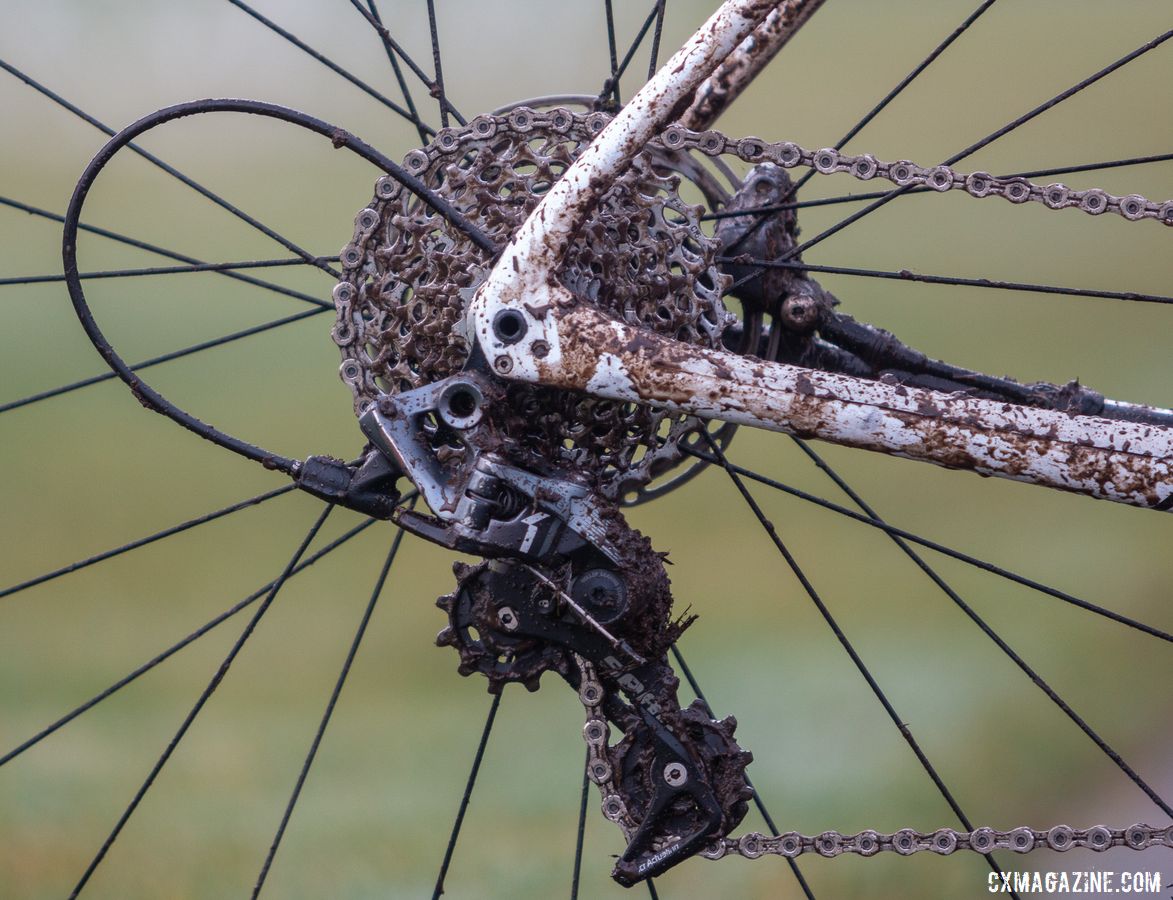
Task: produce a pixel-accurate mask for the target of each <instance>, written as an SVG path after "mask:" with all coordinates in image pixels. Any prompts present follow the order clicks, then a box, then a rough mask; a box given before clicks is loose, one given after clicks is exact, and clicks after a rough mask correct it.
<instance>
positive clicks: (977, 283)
mask: <svg viewBox="0 0 1173 900" xmlns="http://www.w3.org/2000/svg"><path fill="white" fill-rule="evenodd" d="M717 261H718V262H738V263H744V264H748V265H753V266H755V267H756V268H759V269H798V270H801V271H805V272H827V273H829V274H832V275H856V276H860V277H864V278H882V279H888V280H892V281H915V282H919V283H922V284H947V285H955V286H962V287H978V288H992V289H994V290H1000V291H1025V292H1027V293H1034V294H1062V295H1064V296H1069V297H1099V298H1102V299H1106V300H1133V301H1137V302H1140V303H1173V297H1171V296H1167V295H1165V294H1142V293H1139V292H1137V291H1100V290H1095V289H1093V288H1073V287H1061V286H1059V285H1053V284H1030V283H1027V282H1022V281H997V280H995V279H992V278H961V277H959V276H956V275H926V274H922V273H918V272H910V271H909V270H908V269H900V270H899V271H896V272H893V271H887V270H884V269H858V268H852V267H850V266H819V265H813V264H808V263H804V262H799V261H797V260H783V261H774V260H766V259H754V258H743V257H740V256H737V257H732V256H725V257H717ZM729 290H732V286H730V289H729Z"/></svg>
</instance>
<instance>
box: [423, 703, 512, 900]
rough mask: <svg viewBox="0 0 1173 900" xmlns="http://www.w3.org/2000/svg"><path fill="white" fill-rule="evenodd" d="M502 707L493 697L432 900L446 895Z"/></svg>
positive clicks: (437, 899)
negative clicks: (490, 736) (474, 792)
mask: <svg viewBox="0 0 1173 900" xmlns="http://www.w3.org/2000/svg"><path fill="white" fill-rule="evenodd" d="M500 706H501V693H500V692H498V693H496V694H495V695H494V696H493V702H492V703H490V704H489V714H488V716H487V717H486V718H485V727H484V729H483V730H482V731H481V740H480V743H479V744H477V752H476V756H474V757H473V761H472V769H471V770H470V771H469V773H468V781H467V782H466V783H465V785H464V795H463V796H462V797H461V798H460V808H459V809H458V810H457V811H456V821H455V822H453V823H452V834H451V835H450V836H449V837H448V847H447V849H445V850H444V860H443V862H441V863H440V874H439V875H437V876H436V888H435V890H433V891H432V900H439V898H440V895H442V894H443V893H444V879H445V878H446V877H447V876H448V867H449V866H450V865H451V864H452V854H453V853H454V852H455V850H456V840H457V838H459V837H460V827H461V826H462V825H463V824H464V814H465V812H467V810H468V803H469V801H470V800H471V799H472V789H473V787H474V786H475V785H476V782H477V775H478V774H479V773H480V770H481V760H482V759H484V756H485V747H486V745H488V743H489V735H490V733H492V731H493V720H494V719H496V718H497V709H498V707H500Z"/></svg>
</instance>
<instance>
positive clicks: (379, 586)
mask: <svg viewBox="0 0 1173 900" xmlns="http://www.w3.org/2000/svg"><path fill="white" fill-rule="evenodd" d="M411 505H412V506H414V505H415V504H414V502H413V503H412V504H411ZM403 533H404V532H403V529H402V528H399V529H396V531H395V538H394V540H393V541H392V542H391V549H390V550H389V551H388V552H387V558H386V559H385V560H384V561H383V568H382V569H381V570H380V571H379V577H378V578H377V579H375V587H374V589H373V590H372V591H371V598H370V600H368V601H367V605H366V608H365V609H364V610H363V614H362V619H361V620H360V621H359V623H358V630H357V631H356V632H355V633H354V639H353V640H352V641H351V643H350V649H349V650H348V651H347V653H346V660H345V662H343V663H342V670H341V671H340V672H339V673H338V680H337V681H335V682H334V690H333V691H331V692H330V699H329V701H328V702H327V703H326V709H325V711H324V712H323V713H322V719H321V721H320V722H319V723H318V730H317V731H316V732H315V733H314V739H313V741H312V742H311V743H310V748H309V751H308V752H307V753H306V756H305V760H304V761H303V762H302V765H301V771H300V772H298V773H297V782H296V784H294V786H293V793H292V794H290V796H289V802H288V803H287V804H286V805H285V812H284V813H283V814H282V816H281V824H280V825H278V826H277V833H276V835H275V836H274V837H273V843H272V844H271V845H270V847H269V852H268V853H267V854H266V855H265V862H264V865H262V866H261V872H260V874H259V875H258V876H257V883H256V885H254V887H253V893H252V896H253V900H256V898H257V897H258V896H259V895H260V893H261V889H262V888H263V887H264V885H265V878H266V877H267V876H268V874H269V869H270V867H271V866H272V865H273V858H274V857H275V856H276V855H277V848H278V847H279V846H280V845H281V838H282V837H283V836H284V835H285V829H286V828H287V827H288V825H289V819H290V817H291V816H292V815H293V808H294V807H295V806H296V805H297V800H298V798H299V797H300V796H301V790H302V788H303V787H304V786H305V780H306V777H307V776H308V775H309V771H310V766H312V765H313V764H314V759H315V758H316V757H317V755H318V748H319V747H320V746H321V745H322V738H323V736H324V735H325V734H326V728H327V726H328V725H329V724H330V718H331V717H332V716H333V715H334V708H335V707H336V706H337V705H338V697H339V696H340V695H341V694H342V688H343V687H344V686H345V684H346V678H347V676H348V675H349V674H350V668H351V666H352V665H353V664H354V658H355V656H356V655H357V654H358V648H359V646H360V645H361V644H362V639H363V637H364V636H365V635H366V632H367V625H369V624H370V621H371V615H372V614H373V613H374V611H375V604H376V603H378V600H379V595H380V594H381V593H382V592H383V585H384V584H385V583H386V581H387V573H388V572H390V571H391V566H392V565H393V564H394V563H395V557H396V556H397V555H398V553H399V545H400V544H401V543H402V542H403Z"/></svg>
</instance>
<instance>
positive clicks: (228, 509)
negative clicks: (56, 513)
mask: <svg viewBox="0 0 1173 900" xmlns="http://www.w3.org/2000/svg"><path fill="white" fill-rule="evenodd" d="M296 489H297V485H294V484H287V485H285V486H283V487H279V488H276V489H274V490H271V491H266V492H264V493H261V494H257V495H256V496H255V497H249V498H248V499H246V500H240V501H238V502H236V503H232V504H229V505H228V506H225V507H222V508H221V509H217V510H214V511H212V512H210V513H204V515H202V516H197V517H196V518H194V519H188V520H187V521H186V522H180V523H179V524H178V525H172V526H171V527H169V528H164V529H163V530H161V531H156V532H155V533H154V534H148V535H147V536H146V537H141V538H137V539H135V540H133V541H130V542H128V543H126V544H123V545H122V546H120V547H113V548H111V549H110V550H104V551H102V552H101V553H97V554H95V555H93V556H89V557H86V558H85V559H79V560H78V561H77V562H74V563H70V564H69V565H67V566H62V567H61V568H59V569H54V570H53V571H51V572H46V573H44V574H43V575H38V576H36V577H35V578H29V579H27V580H25V581H21V582H19V583H17V584H14V585H12V586H11V587H6V588H4V589H2V590H0V599H3V598H4V597H9V596H11V595H12V594H18V593H20V592H21V591H24V590H28V589H29V588H31V587H35V586H37V585H38V584H44V583H45V582H46V581H52V580H53V579H55V578H60V577H61V576H62V575H68V574H70V573H71V572H76V571H78V570H79V569H85V568H88V567H89V566H92V565H94V564H95V563H100V562H103V561H105V560H107V559H112V558H113V557H115V556H121V555H122V554H123V553H129V552H130V551H131V550H137V549H138V548H139V547H145V546H147V544H153V543H155V542H156V541H161V540H163V538H167V537H171V535H173V534H180V533H182V532H184V531H188V530H189V529H192V528H195V527H196V526H198V525H203V524H205V523H207V522H214V521H215V520H216V519H221V518H223V517H224V516H228V515H231V514H232V513H234V512H239V511H240V510H242V509H248V508H249V507H253V506H260V505H261V504H262V503H264V502H265V501H266V500H272V499H273V498H274V497H280V496H281V495H282V494H288V493H289V492H290V491H293V490H296Z"/></svg>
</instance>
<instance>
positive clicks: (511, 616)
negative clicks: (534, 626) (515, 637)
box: [497, 606, 518, 631]
mask: <svg viewBox="0 0 1173 900" xmlns="http://www.w3.org/2000/svg"><path fill="white" fill-rule="evenodd" d="M497 621H498V622H500V623H501V627H502V628H504V629H505V630H506V631H516V630H517V625H518V621H517V613H515V612H514V611H513V610H512V609H511V608H510V607H508V606H502V607H501V608H500V609H499V610H497Z"/></svg>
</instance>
